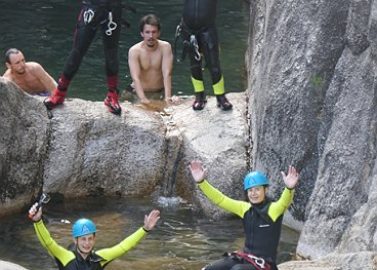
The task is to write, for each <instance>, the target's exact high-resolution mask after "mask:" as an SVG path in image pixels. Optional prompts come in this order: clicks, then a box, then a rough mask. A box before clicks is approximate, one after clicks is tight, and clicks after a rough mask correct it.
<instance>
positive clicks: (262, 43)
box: [247, 0, 377, 269]
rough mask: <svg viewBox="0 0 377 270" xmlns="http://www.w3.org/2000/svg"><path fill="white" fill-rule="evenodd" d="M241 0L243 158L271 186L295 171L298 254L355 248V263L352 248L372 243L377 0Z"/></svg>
mask: <svg viewBox="0 0 377 270" xmlns="http://www.w3.org/2000/svg"><path fill="white" fill-rule="evenodd" d="M250 3H251V20H252V21H251V26H252V27H251V28H250V29H251V30H250V38H249V45H250V46H249V54H248V57H247V59H248V60H247V62H248V64H247V65H248V72H249V87H248V88H249V100H250V102H249V104H248V111H249V113H250V123H251V141H250V145H252V147H253V148H252V152H251V157H252V160H251V161H250V163H251V166H252V167H253V168H256V169H261V170H265V171H267V173H268V175H269V176H270V178H272V179H277V181H273V184H272V186H271V191H272V192H273V193H274V194H278V193H279V191H280V189H281V186H282V183H281V181H278V179H279V175H278V172H279V171H280V170H284V169H286V168H287V166H288V165H290V164H294V165H295V166H297V167H298V168H299V170H300V171H301V181H300V184H299V186H298V188H297V193H296V197H295V200H294V203H293V206H292V207H291V214H292V216H293V217H294V219H295V220H301V221H302V222H303V223H304V226H303V229H302V232H301V235H300V240H299V243H298V247H297V252H298V254H299V255H300V256H302V257H304V258H308V259H320V258H324V257H325V256H328V254H331V253H332V252H335V253H334V258H338V260H340V257H337V256H340V255H341V254H353V253H355V254H356V255H355V256H352V260H353V265H354V266H355V267H354V268H353V269H359V268H363V267H359V266H358V264H359V265H364V262H363V259H362V257H358V256H357V252H374V251H375V250H376V245H377V238H376V226H375V224H376V220H377V211H376V209H375V205H376V199H375V197H376V196H375V194H376V188H377V186H376V184H375V182H376V177H377V176H376V175H377V173H376V166H375V164H376V161H375V157H376V155H377V151H376V150H377V148H376V143H375V141H376V139H375V138H376V130H377V125H376V120H375V119H376V109H375V108H376V105H377V102H376V98H375V96H376V94H375V93H376V90H377V88H376V83H375V82H376V77H377V76H376V75H377V73H376V66H377V65H376V48H377V47H376V40H377V38H376V37H377V35H376V33H377V31H376V30H377V28H376V26H377V24H376V19H375V18H376V16H375V15H376V11H377V4H376V3H375V2H373V1H372V2H371V1H364V0H360V1H351V0H347V1H344V0H335V1H316V0H314V1H259V0H257V1H250ZM373 224H374V225H373ZM344 258H349V257H347V256H345V257H344ZM335 261H336V260H335ZM339 262H340V261H339ZM336 265H338V264H336ZM367 265H368V266H367V267H366V268H365V269H372V268H370V265H371V264H367ZM336 267H337V266H336ZM342 267H346V266H344V265H342ZM368 267H369V268H368ZM341 269H352V267H350V268H341Z"/></svg>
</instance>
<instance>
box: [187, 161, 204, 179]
mask: <svg viewBox="0 0 377 270" xmlns="http://www.w3.org/2000/svg"><path fill="white" fill-rule="evenodd" d="M189 169H190V172H191V175H192V178H194V180H195V182H196V183H200V182H202V181H203V180H204V178H205V177H206V173H207V171H206V170H205V169H204V167H203V164H202V162H201V161H199V160H193V161H191V162H190V165H189Z"/></svg>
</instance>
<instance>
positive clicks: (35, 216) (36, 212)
mask: <svg viewBox="0 0 377 270" xmlns="http://www.w3.org/2000/svg"><path fill="white" fill-rule="evenodd" d="M38 207H39V204H38V203H37V202H36V203H35V204H33V205H32V206H31V207H30V209H29V218H30V219H31V220H32V221H34V222H37V221H39V220H41V218H42V206H40V207H39V208H38Z"/></svg>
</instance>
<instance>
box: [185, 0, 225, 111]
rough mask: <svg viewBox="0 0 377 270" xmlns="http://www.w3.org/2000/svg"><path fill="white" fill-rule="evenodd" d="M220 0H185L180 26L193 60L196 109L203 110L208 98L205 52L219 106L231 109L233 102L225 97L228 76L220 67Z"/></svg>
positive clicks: (194, 106)
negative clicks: (218, 13) (225, 82)
mask: <svg viewBox="0 0 377 270" xmlns="http://www.w3.org/2000/svg"><path fill="white" fill-rule="evenodd" d="M216 12H217V0H185V1H184V4H183V14H182V20H181V23H180V25H179V26H178V29H179V32H180V35H182V39H183V43H184V44H185V46H186V48H187V49H188V53H189V57H190V62H191V66H190V69H191V81H192V84H193V87H194V91H195V101H194V103H193V105H192V107H193V109H194V110H202V109H203V108H204V106H205V104H206V102H207V100H206V97H205V92H204V83H203V73H202V54H203V56H204V58H205V62H206V64H207V67H208V69H209V71H210V73H211V78H212V87H213V91H214V93H215V96H216V99H217V106H218V107H219V108H221V109H222V110H224V111H226V110H231V109H232V104H231V103H230V102H229V101H228V99H227V98H226V97H225V86H224V78H223V75H222V72H221V68H220V60H219V41H218V37H217V30H216V25H215V20H216Z"/></svg>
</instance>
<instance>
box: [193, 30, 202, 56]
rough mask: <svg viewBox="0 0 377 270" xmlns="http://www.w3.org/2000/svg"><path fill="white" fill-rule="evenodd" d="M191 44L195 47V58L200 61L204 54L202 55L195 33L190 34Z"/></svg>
mask: <svg viewBox="0 0 377 270" xmlns="http://www.w3.org/2000/svg"><path fill="white" fill-rule="evenodd" d="M190 45H191V46H192V48H193V49H194V54H195V60H196V61H200V59H201V58H202V56H201V55H200V52H199V45H198V41H197V40H196V37H195V35H194V34H191V35H190Z"/></svg>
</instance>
